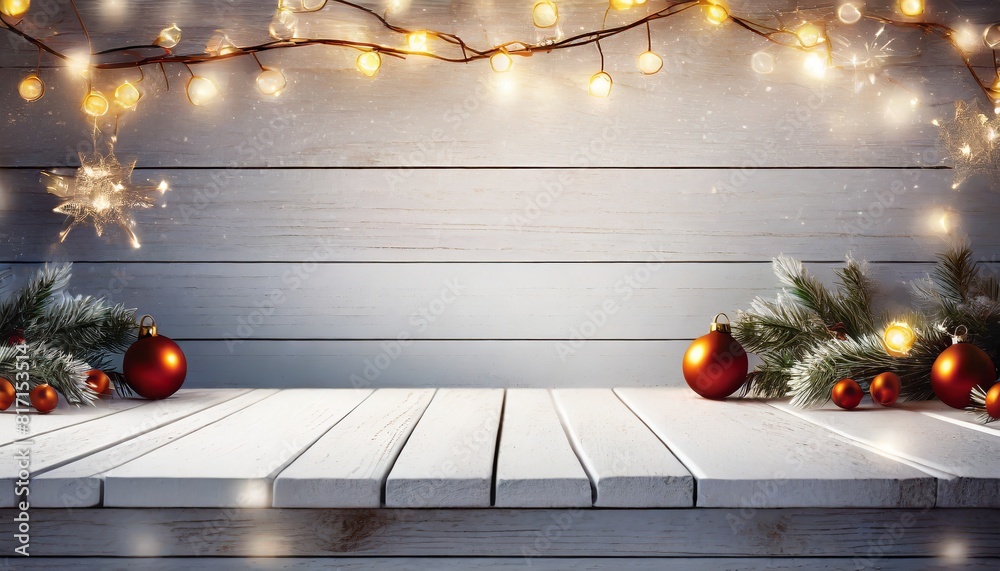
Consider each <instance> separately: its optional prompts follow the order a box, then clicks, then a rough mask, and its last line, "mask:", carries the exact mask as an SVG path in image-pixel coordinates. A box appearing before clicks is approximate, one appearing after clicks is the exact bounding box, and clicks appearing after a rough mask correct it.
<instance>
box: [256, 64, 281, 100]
mask: <svg viewBox="0 0 1000 571" xmlns="http://www.w3.org/2000/svg"><path fill="white" fill-rule="evenodd" d="M287 84H288V82H287V81H286V80H285V76H284V75H283V74H282V73H281V72H280V71H278V70H276V69H271V68H264V69H263V70H261V72H260V75H258V76H257V89H259V90H260V92H261V93H263V94H264V95H278V94H279V93H281V90H282V89H284V88H285V85H287Z"/></svg>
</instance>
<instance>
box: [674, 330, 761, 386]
mask: <svg viewBox="0 0 1000 571" xmlns="http://www.w3.org/2000/svg"><path fill="white" fill-rule="evenodd" d="M720 315H721V316H724V317H726V321H727V323H719V321H718V319H719V316H720ZM728 320H729V317H728V316H726V314H724V313H720V314H719V315H716V316H715V319H713V320H712V325H711V327H710V328H709V332H708V334H707V335H703V336H701V337H699V338H697V339H695V340H694V341H693V342H692V343H691V346H690V347H688V350H687V351H686V352H685V353H684V361H683V364H682V369H683V372H684V380H685V381H687V384H688V386H689V387H691V390H693V391H694V392H696V393H698V394H699V395H701V396H703V397H705V398H707V399H724V398H726V397H728V396H729V395H731V394H733V393H735V392H736V391H737V390H738V389H739V388H740V387H741V386H743V384H744V383H745V382H746V380H747V369H748V368H749V367H750V361H749V359H748V358H747V352H746V351H745V350H744V349H743V346H742V345H740V344H739V342H738V341H737V340H736V339H735V338H734V337H733V336H732V333H730V330H731V328H730V325H729V323H728Z"/></svg>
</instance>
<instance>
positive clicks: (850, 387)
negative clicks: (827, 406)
mask: <svg viewBox="0 0 1000 571" xmlns="http://www.w3.org/2000/svg"><path fill="white" fill-rule="evenodd" d="M864 394H865V393H864V391H862V390H861V385H859V384H858V383H857V381H855V380H854V379H840V380H839V381H837V384H835V385H833V390H832V391H830V398H832V399H833V404H835V405H837V406H839V407H840V408H842V409H845V410H851V409H852V408H855V407H857V406H858V405H859V404H861V397H862V396H864Z"/></svg>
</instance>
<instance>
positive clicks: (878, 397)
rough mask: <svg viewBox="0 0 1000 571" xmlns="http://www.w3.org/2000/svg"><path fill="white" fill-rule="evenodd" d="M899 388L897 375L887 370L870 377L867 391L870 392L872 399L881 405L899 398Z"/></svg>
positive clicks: (890, 403) (888, 404) (887, 404)
mask: <svg viewBox="0 0 1000 571" xmlns="http://www.w3.org/2000/svg"><path fill="white" fill-rule="evenodd" d="M900 389H901V385H900V383H899V375H897V374H896V373H890V372H888V371H886V372H884V373H881V374H879V375H876V376H875V378H874V379H872V383H871V386H870V387H868V391H869V392H870V393H871V394H872V400H873V401H875V402H877V403H879V404H880V405H882V406H890V405H893V404H895V403H896V399H898V398H899V391H900Z"/></svg>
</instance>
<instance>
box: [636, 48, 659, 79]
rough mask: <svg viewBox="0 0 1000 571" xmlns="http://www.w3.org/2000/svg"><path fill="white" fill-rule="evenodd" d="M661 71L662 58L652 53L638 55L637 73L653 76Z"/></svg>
mask: <svg viewBox="0 0 1000 571" xmlns="http://www.w3.org/2000/svg"><path fill="white" fill-rule="evenodd" d="M661 69H663V58H661V57H660V56H658V55H656V54H655V53H653V52H642V53H641V54H639V71H641V72H642V73H644V74H646V75H653V74H654V73H656V72H658V71H660V70H661Z"/></svg>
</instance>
